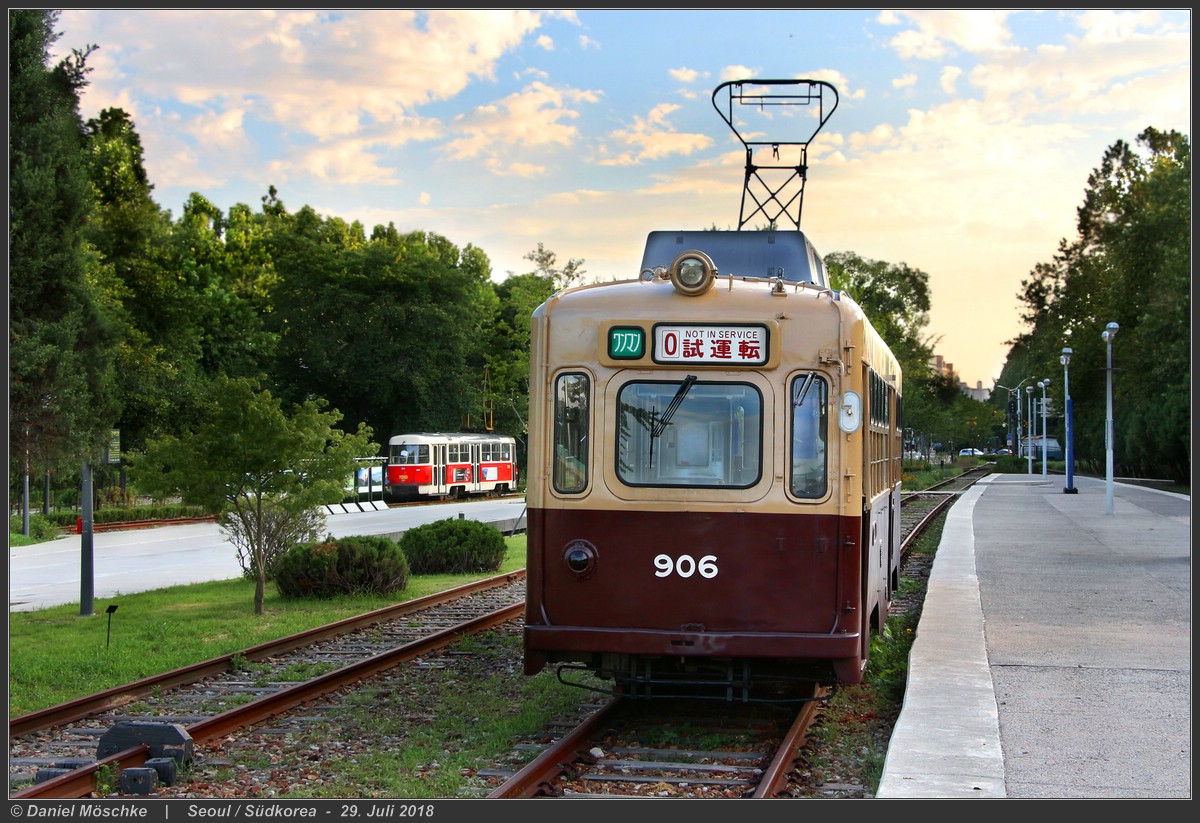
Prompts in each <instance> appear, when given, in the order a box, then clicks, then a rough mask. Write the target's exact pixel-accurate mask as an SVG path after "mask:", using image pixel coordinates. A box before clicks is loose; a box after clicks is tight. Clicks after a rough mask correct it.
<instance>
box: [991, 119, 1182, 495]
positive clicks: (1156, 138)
mask: <svg viewBox="0 0 1200 823" xmlns="http://www.w3.org/2000/svg"><path fill="white" fill-rule="evenodd" d="M1137 142H1138V148H1136V149H1135V148H1134V147H1133V146H1130V145H1129V144H1127V143H1125V142H1124V141H1118V142H1117V143H1115V144H1114V145H1113V146H1112V147H1110V148H1109V150H1108V151H1107V152H1105V154H1104V157H1103V159H1102V160H1101V163H1100V166H1099V167H1098V168H1097V169H1095V170H1094V171H1093V172H1092V174H1091V175H1090V176H1089V178H1088V188H1087V191H1086V192H1085V194H1084V202H1083V205H1082V206H1080V208H1079V211H1078V223H1077V225H1078V236H1077V237H1076V238H1075V239H1074V240H1073V241H1071V242H1068V241H1066V240H1063V241H1062V243H1061V244H1060V246H1059V250H1058V254H1057V255H1056V256H1055V258H1054V259H1053V261H1051V262H1049V263H1043V264H1040V265H1038V266H1037V267H1036V268H1035V269H1034V271H1033V272H1032V273H1031V275H1030V277H1029V278H1028V279H1026V280H1025V281H1023V282H1022V289H1023V290H1022V292H1021V294H1020V295H1019V297H1020V299H1021V302H1022V304H1023V306H1024V314H1023V317H1022V319H1023V320H1024V321H1025V323H1026V324H1027V325H1028V327H1029V330H1028V332H1027V333H1025V334H1023V335H1020V336H1019V337H1017V338H1016V339H1015V340H1013V341H1011V342H1012V349H1011V352H1010V355H1009V359H1008V362H1007V363H1006V364H1005V368H1004V372H1003V373H1002V375H1001V377H1000V381H999V382H1000V383H1001V384H1003V385H1005V386H1009V387H1014V388H1015V387H1017V386H1018V385H1019V384H1020V383H1021V382H1022V381H1024V380H1027V379H1029V378H1032V380H1030V382H1033V381H1036V380H1038V379H1046V378H1053V379H1052V383H1051V386H1052V388H1051V390H1050V395H1049V396H1050V398H1051V403H1050V407H1051V409H1052V410H1053V411H1052V414H1053V418H1052V424H1051V425H1052V428H1051V429H1050V433H1051V435H1052V436H1053V435H1055V434H1056V431H1057V434H1058V436H1059V437H1060V442H1063V443H1065V440H1063V439H1062V438H1063V434H1064V433H1063V419H1062V416H1063V409H1064V407H1065V402H1064V400H1065V398H1064V394H1065V392H1066V390H1067V388H1068V386H1069V389H1070V396H1071V400H1072V406H1073V409H1074V415H1073V419H1074V438H1073V440H1074V446H1075V457H1076V460H1077V462H1078V463H1079V465H1081V466H1082V467H1085V468H1091V469H1092V470H1099V469H1101V467H1103V466H1104V462H1105V449H1106V443H1105V436H1104V428H1105V418H1106V416H1107V397H1106V394H1107V366H1108V362H1107V361H1108V345H1107V344H1106V343H1105V341H1104V340H1103V339H1102V338H1101V333H1102V332H1103V331H1104V329H1105V327H1106V326H1107V324H1109V323H1117V324H1118V326H1119V327H1120V328H1119V331H1118V333H1117V336H1116V338H1115V340H1114V341H1113V346H1112V351H1113V371H1112V381H1113V421H1114V443H1113V451H1114V460H1115V462H1116V464H1117V467H1116V472H1117V473H1118V474H1120V475H1127V476H1134V477H1158V478H1164V479H1171V480H1176V481H1178V482H1187V481H1188V480H1189V479H1190V475H1191V437H1190V435H1191V431H1190V421H1191V350H1190V340H1191V169H1192V163H1191V147H1190V144H1189V142H1188V139H1187V137H1186V136H1184V135H1181V134H1178V133H1176V132H1166V133H1164V132H1159V131H1156V130H1155V129H1146V130H1145V131H1143V132H1142V134H1141V135H1139V136H1138V141H1137ZM1064 347H1069V348H1071V349H1072V354H1071V359H1070V361H1069V363H1068V364H1067V365H1066V369H1064V366H1063V364H1062V363H1061V362H1060V359H1061V351H1062V349H1063V348H1064ZM1027 385H1028V383H1027ZM1008 401H1009V393H1008V392H1004V391H999V392H997V393H996V395H994V396H993V403H994V404H995V405H996V406H997V407H998V408H1000V409H1004V407H1005V404H1006V403H1008Z"/></svg>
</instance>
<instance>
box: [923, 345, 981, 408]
mask: <svg viewBox="0 0 1200 823" xmlns="http://www.w3.org/2000/svg"><path fill="white" fill-rule="evenodd" d="M929 367H930V368H931V369H933V373H934V374H936V375H939V376H941V377H950V376H951V375H953V374H954V364H953V363H951V362H949V361H947V360H946V358H944V357H942V356H941V355H940V354H935V355H934V356H933V358H932V359H930V361H929ZM958 390H959V391H960V392H962V393H963V394H965V395H966V396H967V397H972V398H974V399H976V400H978V401H979V402H981V403H986V402H987V401H988V398H990V397H991V396H992V392H991V389H985V388H984V387H983V381H982V380H976V381H975V388H971V387H970V386H968V385H967V384H966V383H964V382H963V381H961V380H959V381H958Z"/></svg>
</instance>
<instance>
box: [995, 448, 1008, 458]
mask: <svg viewBox="0 0 1200 823" xmlns="http://www.w3.org/2000/svg"><path fill="white" fill-rule="evenodd" d="M996 454H997V455H1003V456H1005V457H1007V456H1009V455H1011V454H1012V449H996Z"/></svg>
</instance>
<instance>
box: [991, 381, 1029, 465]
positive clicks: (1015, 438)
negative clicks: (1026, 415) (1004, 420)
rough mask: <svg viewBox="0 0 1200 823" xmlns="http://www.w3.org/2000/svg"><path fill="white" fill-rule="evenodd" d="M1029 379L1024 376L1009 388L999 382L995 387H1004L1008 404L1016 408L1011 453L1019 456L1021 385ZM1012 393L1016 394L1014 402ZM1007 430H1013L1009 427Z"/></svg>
mask: <svg viewBox="0 0 1200 823" xmlns="http://www.w3.org/2000/svg"><path fill="white" fill-rule="evenodd" d="M1029 379H1030V378H1028V377H1026V378H1025V379H1024V380H1022V381H1021V382H1020V383H1018V384H1017V385H1016V386H1015V387H1014V388H1011V389H1010V388H1009V387H1008V386H1005V385H1002V384H1000V383H997V384H996V388H998V389H1004V390H1005V391H1006V392H1008V403H1009V405H1010V406H1013V405H1015V406H1016V408H1017V428H1016V433H1015V435H1014V436H1013V442H1012V445H1013V448H1014V449H1016V451H1015V452H1013V454H1015V455H1016V456H1017V457H1020V456H1021V387H1022V386H1024V385H1025V383H1026V382H1027V381H1028V380H1029ZM1014 394H1015V395H1016V396H1017V402H1016V403H1013V395H1014ZM1009 431H1013V430H1012V428H1011V427H1010V428H1009Z"/></svg>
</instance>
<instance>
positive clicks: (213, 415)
mask: <svg viewBox="0 0 1200 823" xmlns="http://www.w3.org/2000/svg"><path fill="white" fill-rule="evenodd" d="M323 405H324V403H323V402H320V401H315V400H310V401H306V402H305V403H303V404H300V405H299V406H296V407H294V408H293V409H292V410H291V413H290V414H288V413H285V412H284V410H283V408H282V404H281V402H280V401H279V400H277V399H276V398H275V397H273V396H272V395H271V393H270V392H269V391H265V390H261V389H260V388H259V385H258V383H257V381H253V380H250V379H246V378H237V379H229V378H221V379H219V380H217V381H216V382H215V383H214V385H213V390H212V393H211V396H210V400H209V403H208V407H207V409H206V411H207V416H206V418H205V420H204V422H203V423H201V424H200V425H198V426H197V427H196V429H195V430H194V431H192V432H189V433H188V434H187V435H186V436H184V437H176V436H174V435H164V436H162V437H159V438H154V439H152V440H151V441H150V442H149V443H148V445H147V447H146V450H145V451H144V452H142V453H134V454H132V455H131V468H130V471H131V473H132V474H133V476H134V477H135V480H136V482H137V483H138V485H139V488H141V489H142V490H143V491H145V492H147V493H150V494H158V495H161V496H166V495H170V494H176V493H177V494H180V495H181V496H182V497H183V500H184V502H185V503H191V504H197V505H200V506H203V507H205V509H207V510H208V511H214V512H217V513H218V514H219V515H220V517H221V518H222V521H223V522H225V523H227V524H231V525H228V526H227V527H226V528H227V529H228V530H230V531H231V532H232V533H234V534H235V535H236V536H237V537H238V539H239V540H240V541H241V542H242V544H243V545H246V546H248V547H249V555H250V557H251V563H250V566H251V567H252V568H253V570H254V571H255V572H256V573H257V574H256V585H255V589H254V613H255V614H262V613H263V596H264V593H265V590H266V580H267V575H268V571H269V568H270V566H271V563H272V561H273V560H274V558H275V557H277V556H278V554H279V552H280V551H282V550H284V549H285V548H286V547H284V546H280V545H278V542H279V540H280V539H281V537H280V536H281V535H284V536H286V535H288V534H294V530H288V529H282V530H278V531H277V530H275V529H273V528H272V526H274V525H278V524H279V523H280V514H281V513H284V514H290V515H291V516H292V517H293V519H300V520H304V513H306V512H309V511H311V510H312V509H314V508H316V507H317V506H319V505H320V504H323V503H332V502H336V501H338V500H340V499H341V498H342V496H343V495H344V494H345V485H346V482H347V480H348V479H349V478H352V477H353V476H354V470H355V465H356V464H355V459H356V458H358V457H364V456H371V455H373V454H374V453H375V452H376V451H377V450H378V445H376V444H372V443H371V442H370V438H371V430H370V429H369V428H366V427H365V426H364V425H362V424H360V425H359V427H358V431H357V432H356V433H354V434H347V433H345V432H343V431H341V430H340V429H338V428H337V423H338V422H339V421H340V420H341V417H342V416H341V413H340V412H338V411H337V410H336V409H335V410H332V411H329V412H324V411H322V407H323Z"/></svg>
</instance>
